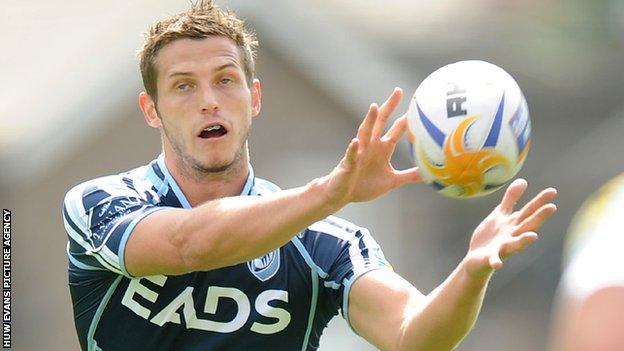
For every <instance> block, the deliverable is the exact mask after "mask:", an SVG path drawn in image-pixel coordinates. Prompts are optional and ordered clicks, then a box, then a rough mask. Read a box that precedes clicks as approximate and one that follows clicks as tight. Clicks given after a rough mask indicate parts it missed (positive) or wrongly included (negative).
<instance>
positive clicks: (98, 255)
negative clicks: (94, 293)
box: [63, 181, 164, 277]
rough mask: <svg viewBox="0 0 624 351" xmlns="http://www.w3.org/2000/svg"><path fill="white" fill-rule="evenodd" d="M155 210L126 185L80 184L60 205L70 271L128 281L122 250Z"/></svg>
mask: <svg viewBox="0 0 624 351" xmlns="http://www.w3.org/2000/svg"><path fill="white" fill-rule="evenodd" d="M159 209H164V207H158V206H156V205H154V204H152V203H150V202H148V201H146V200H145V199H144V198H142V197H141V196H140V195H139V193H138V192H136V191H135V190H133V189H132V188H130V187H128V186H127V185H125V184H124V183H123V182H121V184H116V183H115V182H109V183H104V184H96V183H95V181H92V182H87V183H83V184H81V185H78V186H76V187H74V188H73V189H71V190H70V191H69V192H68V193H67V194H66V196H65V200H64V202H63V222H64V225H65V230H66V232H67V234H68V241H69V243H68V245H67V255H68V258H69V261H70V262H69V263H70V268H73V269H78V270H86V271H109V272H113V273H116V274H122V275H125V276H128V277H130V274H129V273H128V271H127V270H126V267H125V264H124V250H125V247H126V243H127V241H128V238H129V236H130V233H131V232H132V230H133V229H134V227H135V226H136V225H137V223H139V221H140V220H141V219H143V218H145V217H146V216H147V215H149V214H151V213H153V212H155V211H157V210H159Z"/></svg>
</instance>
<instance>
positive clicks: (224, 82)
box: [219, 77, 234, 85]
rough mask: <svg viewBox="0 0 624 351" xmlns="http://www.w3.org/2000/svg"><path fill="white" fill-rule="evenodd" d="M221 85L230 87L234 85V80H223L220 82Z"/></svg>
mask: <svg viewBox="0 0 624 351" xmlns="http://www.w3.org/2000/svg"><path fill="white" fill-rule="evenodd" d="M219 83H220V84H221V85H228V84H232V83H234V80H233V79H232V78H227V77H226V78H221V80H220V81H219Z"/></svg>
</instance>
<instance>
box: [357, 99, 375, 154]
mask: <svg viewBox="0 0 624 351" xmlns="http://www.w3.org/2000/svg"><path fill="white" fill-rule="evenodd" d="M378 114H379V107H378V106H377V104H371V105H370V107H369V108H368V113H367V114H366V117H364V121H362V124H360V128H359V129H358V133H357V138H358V139H359V140H360V143H361V144H362V146H366V145H368V143H369V141H370V140H371V134H372V133H373V127H374V126H375V122H376V121H377V116H378Z"/></svg>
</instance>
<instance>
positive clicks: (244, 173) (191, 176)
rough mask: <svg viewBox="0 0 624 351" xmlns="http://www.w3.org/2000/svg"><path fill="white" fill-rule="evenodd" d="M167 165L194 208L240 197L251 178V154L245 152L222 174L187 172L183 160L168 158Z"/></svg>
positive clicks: (166, 157) (166, 158) (166, 159)
mask: <svg viewBox="0 0 624 351" xmlns="http://www.w3.org/2000/svg"><path fill="white" fill-rule="evenodd" d="M168 156H171V155H167V152H165V165H166V166H167V169H168V170H169V173H171V176H172V177H173V179H175V181H176V183H177V184H178V186H179V187H180V189H181V190H182V192H183V193H184V196H186V199H187V200H188V202H189V203H190V205H191V206H192V207H196V206H198V205H201V204H202V203H204V202H207V201H210V200H214V199H219V198H223V197H228V196H238V195H240V193H241V191H242V190H243V187H244V186H245V183H246V182H247V177H248V176H249V154H248V152H247V151H246V150H245V151H243V155H241V157H240V159H239V160H236V161H235V162H234V163H233V164H232V165H231V166H230V167H229V168H228V169H226V170H224V171H222V172H214V173H201V172H199V171H196V170H187V169H186V167H184V165H182V164H181V160H179V159H177V158H175V157H168Z"/></svg>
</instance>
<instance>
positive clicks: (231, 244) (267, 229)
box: [125, 37, 556, 351]
mask: <svg viewBox="0 0 624 351" xmlns="http://www.w3.org/2000/svg"><path fill="white" fill-rule="evenodd" d="M156 63H157V71H158V82H157V84H158V91H159V93H158V97H157V98H155V99H153V98H152V97H150V96H149V95H147V94H145V93H141V95H140V96H139V105H140V106H141V110H142V111H143V113H144V115H145V119H146V121H147V123H148V124H149V125H150V126H152V127H154V128H159V129H160V130H161V131H162V140H163V149H164V152H165V163H166V165H167V167H168V169H169V170H170V172H171V173H172V175H173V177H174V178H175V180H176V182H177V183H178V185H179V186H180V188H181V189H182V191H183V192H184V194H185V195H186V197H187V198H188V199H189V201H190V202H191V204H192V206H193V208H192V209H166V210H162V211H158V212H155V213H153V214H151V215H149V216H147V217H146V218H145V219H143V220H142V221H141V222H139V224H138V225H137V226H136V227H135V229H134V230H133V232H132V235H131V236H130V238H129V240H128V243H127V247H126V253H125V255H126V256H125V262H126V268H127V269H128V271H129V272H130V273H131V274H133V275H140V276H143V275H153V274H184V273H188V272H193V271H199V270H210V269H215V268H219V267H225V266H229V265H233V264H238V263H242V262H245V261H247V260H250V259H252V258H255V257H258V256H261V255H264V254H266V253H267V252H270V251H272V250H274V249H276V248H278V247H280V246H282V245H284V244H285V243H287V242H288V241H289V240H290V239H291V238H292V236H293V235H295V234H296V233H298V232H300V231H301V230H303V229H305V228H306V227H308V226H309V225H311V224H312V223H314V222H316V221H319V220H321V219H323V218H325V217H327V216H328V215H330V214H333V213H334V212H336V211H338V210H339V209H341V208H343V207H344V206H346V205H347V204H349V203H351V202H362V201H370V200H373V199H375V198H377V197H379V196H381V195H383V194H385V193H387V192H389V191H391V190H393V189H396V188H398V187H400V186H403V185H405V184H409V183H419V182H422V177H421V175H420V173H419V171H418V168H411V169H407V170H396V169H394V167H393V166H392V164H391V162H390V159H391V157H392V154H393V153H394V150H395V148H396V145H397V143H398V142H399V140H400V139H401V138H402V137H403V135H404V134H405V132H406V130H407V121H406V118H405V116H403V117H400V118H398V119H397V120H396V121H395V122H394V123H392V125H391V126H390V127H389V128H388V130H387V131H386V125H387V122H388V120H389V118H390V116H391V115H392V113H393V112H394V110H395V109H396V107H397V106H398V104H399V102H400V100H401V98H402V91H401V90H400V89H398V88H397V89H395V90H394V91H393V92H392V94H391V95H390V96H389V97H388V99H387V100H386V101H385V102H384V103H383V104H382V105H381V106H378V105H377V104H371V106H370V108H369V110H368V113H367V115H366V117H365V118H364V120H363V122H362V124H361V125H360V127H359V129H358V132H357V136H356V138H354V139H353V140H352V141H351V142H350V143H349V146H348V147H347V150H346V152H345V155H344V157H343V159H342V160H341V161H340V163H339V164H338V165H337V166H336V167H335V168H334V170H333V171H332V172H331V173H330V174H328V175H325V176H323V177H319V178H316V179H314V180H312V181H310V182H309V183H308V184H306V185H304V186H302V187H299V188H294V189H289V190H284V191H281V192H279V193H276V194H271V195H268V196H261V197H247V196H236V195H238V194H239V193H240V191H241V189H242V187H243V185H244V182H245V180H246V177H247V175H248V168H247V162H248V153H247V145H246V135H247V133H248V131H249V127H250V125H251V120H252V117H255V116H257V115H258V113H259V111H260V98H261V94H260V82H259V81H257V80H254V82H253V84H252V86H251V87H248V86H247V84H246V83H245V78H244V74H243V69H242V59H241V57H240V54H239V52H238V50H237V49H236V46H235V44H234V42H232V41H231V40H229V39H226V38H221V37H210V38H206V39H202V40H178V41H175V42H173V43H171V44H169V45H167V46H165V47H164V48H163V49H161V51H160V52H159V54H158V58H157V61H156ZM224 65H228V69H227V70H226V72H228V73H227V74H226V75H225V76H227V77H235V79H234V80H235V82H234V83H233V84H230V82H229V81H228V82H227V84H222V83H225V82H224V81H222V77H223V75H222V73H223V72H221V71H220V70H219V68H220V67H223V66H224ZM180 72H186V73H187V74H184V75H180V74H176V73H180ZM172 75H173V76H175V77H176V79H171V76H172ZM182 76H183V78H184V79H182V80H180V82H181V83H182V84H188V83H189V82H190V84H191V85H192V86H193V88H192V89H190V90H189V91H187V90H186V88H187V87H186V86H184V87H180V85H179V84H180V83H179V82H178V79H177V78H182ZM187 79H188V81H187ZM180 90H183V91H180ZM212 121H220V122H222V123H223V124H224V125H225V126H227V128H228V130H229V131H230V132H229V133H228V134H227V135H226V137H225V138H223V139H220V140H215V141H210V140H209V141H205V140H201V139H199V138H197V134H198V133H199V131H201V129H203V128H204V127H205V125H206V124H207V123H211V122H212ZM526 188H527V183H526V181H524V180H516V181H514V182H513V183H512V184H511V185H510V186H509V187H508V189H507V191H506V193H505V195H504V196H503V199H502V201H501V203H500V204H499V205H498V206H497V207H496V208H495V209H494V210H493V211H492V213H491V214H490V215H489V216H488V217H487V218H486V219H485V220H484V221H483V222H482V223H481V224H480V225H479V226H478V227H477V229H476V230H475V232H474V233H473V236H472V240H471V243H470V247H469V250H468V252H467V254H466V257H465V258H464V259H463V260H462V261H461V262H460V264H459V265H458V267H457V268H456V269H455V270H454V271H453V273H451V275H450V276H449V277H448V278H447V279H446V280H445V281H444V283H442V284H441V285H440V286H439V287H438V288H436V289H435V290H434V291H433V292H431V293H430V294H428V295H426V296H425V295H423V294H421V293H420V292H419V291H418V290H417V289H416V288H415V287H414V286H413V285H411V284H410V283H408V282H407V281H405V280H404V279H402V278H401V277H399V276H398V275H397V274H395V273H393V272H387V271H373V272H370V273H367V274H365V275H364V276H363V277H361V278H360V279H358V280H357V281H356V282H355V283H354V284H353V286H352V289H351V292H350V294H351V295H350V305H349V316H350V322H351V324H352V325H353V326H354V328H355V330H356V331H357V332H358V333H359V334H360V335H362V336H363V337H364V338H366V339H367V340H368V341H370V342H371V343H373V344H374V345H376V346H377V347H379V348H380V349H383V350H429V351H431V350H451V349H452V348H454V347H455V345H457V343H459V342H460V341H461V339H462V338H463V337H464V336H465V335H466V334H467V333H468V331H469V330H470V329H471V328H472V326H473V324H474V322H475V320H476V317H477V314H478V312H479V309H480V307H481V303H482V301H483V296H484V292H485V289H486V287H487V284H488V282H489V279H490V277H491V276H492V273H493V271H494V270H495V269H499V268H501V267H502V264H503V261H504V260H505V259H507V258H508V257H509V256H512V255H514V254H516V253H518V252H520V251H522V250H523V249H525V248H526V247H527V246H528V245H530V244H531V243H533V242H534V241H535V240H536V239H537V234H536V233H535V232H536V231H537V230H538V229H539V228H540V227H541V225H542V224H543V223H544V221H545V220H546V219H547V218H548V217H550V216H551V215H552V214H553V213H554V212H555V210H556V207H555V206H554V205H553V204H551V203H550V201H551V200H552V199H553V198H554V196H555V194H556V190H555V189H552V188H549V189H545V190H544V191H542V192H541V193H540V194H538V195H537V196H536V197H534V198H533V199H531V200H530V201H529V202H528V203H527V204H526V205H525V206H524V207H522V208H521V209H520V210H519V211H514V210H513V209H514V207H515V205H516V203H517V202H518V201H519V198H520V197H521V196H522V194H523V193H524V191H525V189H526Z"/></svg>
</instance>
